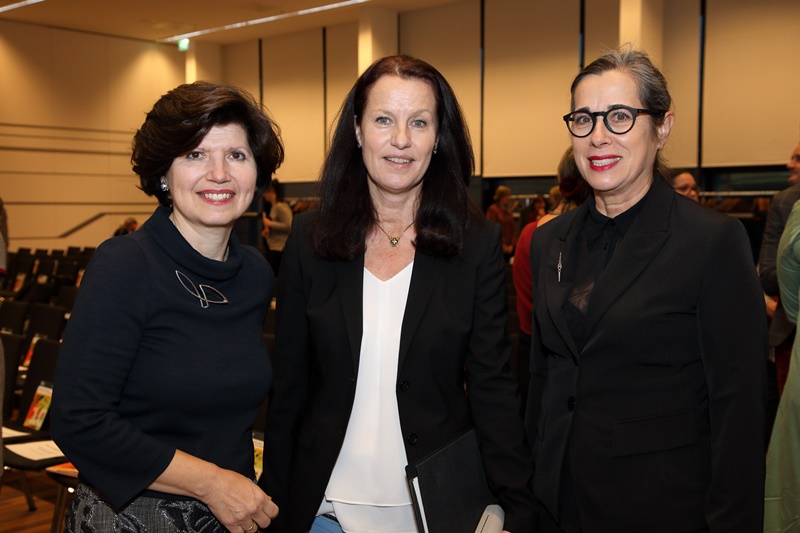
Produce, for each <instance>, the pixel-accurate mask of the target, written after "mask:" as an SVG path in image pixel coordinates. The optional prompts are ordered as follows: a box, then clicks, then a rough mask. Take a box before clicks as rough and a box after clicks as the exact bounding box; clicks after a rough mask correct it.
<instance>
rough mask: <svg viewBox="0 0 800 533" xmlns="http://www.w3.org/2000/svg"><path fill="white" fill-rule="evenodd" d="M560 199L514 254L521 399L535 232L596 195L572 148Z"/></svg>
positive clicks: (561, 167)
mask: <svg viewBox="0 0 800 533" xmlns="http://www.w3.org/2000/svg"><path fill="white" fill-rule="evenodd" d="M556 177H557V178H558V186H559V188H558V191H559V192H558V198H559V202H558V204H557V205H556V206H555V209H554V210H553V212H552V213H547V214H545V215H543V216H542V217H541V218H539V219H537V220H536V221H534V222H531V223H529V224H527V225H526V226H525V227H524V228H523V229H522V232H521V233H520V235H519V241H517V248H516V250H515V251H514V262H513V264H512V276H513V279H514V289H515V290H516V294H517V298H516V301H517V316H518V317H519V329H520V333H519V342H518V344H517V364H516V365H515V368H516V369H517V383H518V386H519V391H520V396H521V397H522V398H527V397H528V385H529V384H530V366H531V365H530V360H531V356H530V354H531V323H532V322H533V294H532V290H533V287H532V281H531V238H532V237H533V232H534V231H535V230H536V228H538V227H539V226H541V225H542V224H546V223H547V222H548V221H549V220H551V219H553V218H555V217H556V216H558V215H559V214H561V213H566V212H567V211H571V210H573V209H575V208H576V207H578V206H580V205H581V204H583V202H584V201H585V200H586V198H587V197H588V196H589V195H590V194H591V193H592V190H591V188H590V187H589V185H588V184H587V183H586V180H584V179H583V177H582V176H581V174H580V172H579V171H578V165H577V164H576V163H575V156H574V154H573V152H572V146H570V147H569V148H567V150H566V151H565V152H564V155H562V156H561V161H559V163H558V174H557V175H556ZM522 412H523V414H524V412H525V400H523V402H522Z"/></svg>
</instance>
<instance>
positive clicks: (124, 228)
mask: <svg viewBox="0 0 800 533" xmlns="http://www.w3.org/2000/svg"><path fill="white" fill-rule="evenodd" d="M137 229H139V222H137V221H136V219H135V218H133V217H128V218H126V219H125V220H124V221H123V222H122V225H120V227H118V228H117V230H116V231H115V232H114V237H121V236H123V235H127V234H128V233H132V232H134V231H136V230H137Z"/></svg>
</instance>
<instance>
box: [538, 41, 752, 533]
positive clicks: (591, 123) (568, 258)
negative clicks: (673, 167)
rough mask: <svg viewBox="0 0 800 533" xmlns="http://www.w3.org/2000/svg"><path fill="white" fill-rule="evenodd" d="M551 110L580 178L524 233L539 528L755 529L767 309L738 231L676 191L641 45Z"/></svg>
mask: <svg viewBox="0 0 800 533" xmlns="http://www.w3.org/2000/svg"><path fill="white" fill-rule="evenodd" d="M571 92H572V101H571V106H572V112H571V113H569V114H567V115H566V116H565V117H564V120H565V121H566V124H567V127H568V129H569V132H570V133H571V135H572V145H573V149H574V151H575V160H576V162H577V164H578V168H579V169H580V172H581V174H582V175H583V176H584V177H585V178H586V181H587V182H588V183H589V184H590V185H591V186H592V189H593V190H594V197H593V198H589V199H588V200H587V201H586V202H585V203H584V204H583V205H582V206H581V207H580V208H578V209H576V210H573V211H571V212H569V213H567V214H565V215H562V216H560V217H557V218H556V219H554V220H553V221H551V222H550V223H548V224H546V225H544V226H542V227H541V228H540V229H539V230H537V231H536V232H535V233H534V236H533V242H532V244H531V264H532V269H533V295H534V297H533V301H534V302H535V304H534V305H535V307H534V321H533V322H534V323H533V334H532V338H533V341H532V348H531V358H532V365H533V366H532V367H533V371H532V372H533V373H532V379H531V391H530V394H529V397H528V408H527V412H526V424H527V429H528V432H529V439H530V443H531V445H532V446H533V448H534V452H535V456H536V470H535V475H534V481H533V486H534V492H535V493H536V496H537V498H538V500H539V503H540V506H541V510H540V522H541V526H542V527H541V529H540V530H541V531H570V532H572V531H581V532H590V531H648V532H651V533H652V532H660V531H663V532H677V531H723V530H724V531H760V529H761V526H762V516H763V486H764V485H763V483H764V449H763V398H764V387H763V381H764V376H763V371H764V358H765V357H766V350H767V337H766V316H765V313H764V303H763V296H762V295H761V291H760V289H759V285H758V280H757V277H756V272H755V268H754V266H753V257H752V254H751V252H750V245H749V243H748V239H747V235H746V233H745V231H744V229H743V227H742V225H741V224H740V223H739V222H738V221H736V220H735V219H732V218H729V217H727V216H725V215H722V214H719V213H715V212H712V211H710V210H707V209H705V208H703V207H702V206H700V205H698V204H697V203H696V202H692V201H691V200H689V199H687V198H685V197H683V196H680V195H678V194H677V193H675V192H674V191H673V189H672V187H671V186H670V185H669V184H668V183H667V181H666V180H667V178H668V177H669V171H668V169H667V168H666V165H665V163H664V161H663V159H662V155H661V149H662V148H663V147H664V144H665V143H666V142H667V138H668V137H669V133H670V129H671V128H672V125H673V122H674V114H673V112H672V111H670V107H671V98H670V96H669V92H668V91H667V84H666V80H665V79H664V77H663V76H662V74H661V73H660V72H659V71H658V70H657V69H656V68H655V67H654V66H653V64H652V63H651V62H650V60H649V58H648V57H647V55H646V54H645V53H643V52H639V51H635V50H629V49H628V50H621V51H614V52H610V53H608V54H606V55H604V56H603V57H600V58H599V59H597V60H596V61H594V62H593V63H591V64H590V65H589V66H587V67H586V68H584V69H583V71H582V72H581V73H580V74H578V76H577V77H576V78H575V80H574V82H573V83H572V88H571Z"/></svg>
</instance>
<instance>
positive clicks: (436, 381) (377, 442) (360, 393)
mask: <svg viewBox="0 0 800 533" xmlns="http://www.w3.org/2000/svg"><path fill="white" fill-rule="evenodd" d="M473 164H474V160H473V155H472V148H471V145H470V142H469V137H468V133H467V128H466V124H465V122H464V119H463V116H462V114H461V111H460V108H459V106H458V103H457V101H456V98H455V95H454V93H453V90H452V88H451V87H450V86H449V84H448V83H447V82H446V80H445V79H444V78H443V77H442V75H441V74H440V73H439V72H438V71H437V70H436V69H434V68H433V67H432V66H430V65H429V64H427V63H425V62H423V61H420V60H418V59H414V58H411V57H408V56H394V57H386V58H383V59H380V60H378V61H376V62H375V63H373V64H372V66H370V67H369V68H368V69H367V70H366V71H365V72H364V73H363V74H362V75H361V76H360V77H359V79H358V80H357V81H356V84H355V86H354V87H353V88H352V90H351V91H350V93H349V94H348V96H347V98H346V100H345V102H344V104H343V106H342V109H341V110H340V113H339V119H338V121H337V124H336V129H335V133H334V137H333V142H332V144H331V149H330V152H329V154H328V157H327V158H326V161H325V164H324V166H323V169H322V178H321V182H320V205H319V208H318V209H317V210H316V211H312V212H307V213H302V214H298V215H296V216H295V219H294V227H293V228H292V232H291V233H290V235H289V240H288V242H287V244H286V249H285V251H284V257H283V267H282V270H281V282H280V284H279V289H278V300H277V313H278V314H277V335H276V347H275V352H274V356H273V362H274V365H275V388H274V393H273V395H272V397H271V400H270V409H269V413H268V417H267V423H266V427H267V428H268V429H267V434H266V436H265V441H264V473H263V475H262V477H261V480H260V483H261V484H262V486H263V487H264V488H265V490H267V492H268V493H270V494H272V495H273V497H274V498H275V501H276V503H277V504H278V505H279V506H280V507H281V515H280V517H279V519H278V521H277V522H276V523H275V526H276V527H277V528H278V531H287V532H291V533H301V532H305V531H307V530H308V529H309V527H310V526H311V524H312V521H314V520H315V515H320V514H328V513H332V514H334V515H335V517H336V519H337V520H338V521H339V523H340V525H341V527H342V529H343V530H344V531H380V532H382V533H398V532H400V533H409V532H416V531H417V524H416V521H415V518H414V511H413V508H412V505H411V495H410V492H409V488H408V484H407V481H406V476H405V472H404V468H405V466H406V465H407V464H408V463H409V462H415V461H417V460H419V459H421V458H422V457H424V456H425V455H427V454H429V453H430V452H432V451H434V450H436V449H438V448H440V447H442V446H443V445H444V444H446V443H448V442H449V441H451V440H452V439H453V438H454V437H455V436H457V435H459V434H461V433H462V432H464V431H466V430H468V429H470V428H471V427H474V428H475V430H476V433H477V436H478V441H479V442H480V445H481V452H482V456H483V462H484V466H485V470H486V474H487V477H488V479H489V482H490V484H491V486H492V487H493V490H494V491H495V493H496V495H497V497H498V499H499V501H500V504H501V506H502V507H503V509H504V511H505V514H506V515H505V529H506V530H508V531H511V532H519V533H522V532H528V531H531V528H532V527H533V517H532V513H533V495H532V493H531V492H530V488H529V483H530V478H531V474H532V471H531V462H532V461H531V457H530V451H529V450H528V449H527V447H526V445H525V444H524V431H523V428H522V421H521V419H520V417H519V412H518V409H517V402H518V398H517V396H516V385H515V382H514V378H513V376H512V375H511V373H510V371H509V369H508V364H507V361H508V358H509V354H510V346H509V343H508V340H507V338H506V321H507V303H506V288H505V287H506V286H505V274H504V264H503V259H502V251H501V248H500V237H501V235H500V228H499V227H498V226H497V225H495V224H491V223H489V222H488V221H486V219H485V218H484V217H483V216H482V214H481V212H480V210H479V209H478V208H477V207H475V206H474V205H473V204H472V202H471V201H470V198H469V191H468V183H469V180H470V178H471V176H472V171H473ZM476 525H477V524H476Z"/></svg>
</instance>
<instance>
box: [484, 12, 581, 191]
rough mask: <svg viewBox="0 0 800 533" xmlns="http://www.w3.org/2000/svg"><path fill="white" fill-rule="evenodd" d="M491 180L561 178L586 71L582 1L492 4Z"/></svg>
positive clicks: (487, 170)
mask: <svg viewBox="0 0 800 533" xmlns="http://www.w3.org/2000/svg"><path fill="white" fill-rule="evenodd" d="M485 10H486V16H485V41H484V46H485V58H486V59H485V85H484V87H485V92H484V114H483V119H484V137H483V157H484V159H483V175H484V177H502V176H509V177H512V176H530V175H533V176H535V175H553V174H555V172H556V167H557V166H558V162H559V160H560V159H561V155H562V154H563V153H564V150H565V149H566V148H567V147H568V146H569V144H570V139H569V133H568V132H567V128H566V127H565V126H564V121H563V120H562V119H561V117H562V116H563V115H564V114H565V113H567V112H568V111H569V85H570V83H571V81H572V78H574V77H575V74H576V73H577V69H578V36H577V28H578V2H569V3H564V2H544V1H537V2H530V1H528V0H497V1H493V2H487V3H486V7H485Z"/></svg>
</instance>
